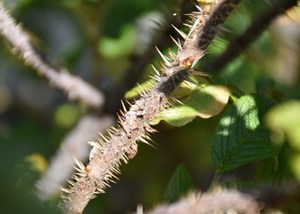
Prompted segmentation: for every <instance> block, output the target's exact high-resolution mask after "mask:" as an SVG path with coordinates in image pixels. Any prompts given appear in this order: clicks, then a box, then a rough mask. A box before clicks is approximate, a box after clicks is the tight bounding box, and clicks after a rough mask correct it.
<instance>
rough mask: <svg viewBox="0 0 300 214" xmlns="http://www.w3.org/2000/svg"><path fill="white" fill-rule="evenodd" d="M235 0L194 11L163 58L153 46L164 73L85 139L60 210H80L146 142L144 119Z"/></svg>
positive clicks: (164, 103) (160, 104)
mask: <svg viewBox="0 0 300 214" xmlns="http://www.w3.org/2000/svg"><path fill="white" fill-rule="evenodd" d="M240 1H241V0H223V1H221V2H220V3H219V4H218V5H217V6H216V8H215V10H213V11H212V13H211V14H210V15H209V14H207V13H205V12H202V11H201V10H200V11H198V12H194V13H193V14H191V19H192V21H191V25H190V32H189V33H188V35H186V34H184V33H183V32H181V31H180V30H178V32H179V33H180V34H181V35H182V37H183V38H184V41H183V44H181V42H176V43H177V45H178V47H179V51H178V53H177V54H176V55H175V54H174V53H170V56H171V59H170V60H169V59H168V58H167V57H166V56H164V55H163V54H161V53H160V52H159V53H160V55H161V56H162V59H163V61H164V65H163V66H162V70H163V72H164V73H165V75H164V76H161V75H160V74H159V73H158V72H157V77H156V79H157V83H156V85H155V86H154V87H153V88H152V90H151V91H149V92H147V93H142V96H141V98H140V99H139V100H137V101H136V102H135V103H133V104H132V105H131V107H130V109H129V110H126V109H125V108H124V112H123V113H122V116H121V117H120V118H119V125H118V126H117V127H116V128H111V129H110V130H108V133H109V137H108V138H106V137H104V136H103V137H102V139H100V140H99V142H92V143H91V145H92V146H93V148H92V150H91V153H90V162H89V163H88V164H87V165H86V166H84V165H83V164H82V163H80V162H79V161H77V167H78V172H77V173H76V174H75V175H74V177H73V178H74V179H73V181H70V183H71V186H70V188H69V189H63V191H64V192H65V195H64V199H63V201H62V204H61V206H62V208H63V209H64V210H65V211H66V212H68V213H82V211H83V209H84V208H85V206H86V205H87V204H88V202H89V200H91V199H92V198H93V197H95V194H97V193H102V192H104V189H105V187H107V186H109V182H111V181H112V179H113V178H116V174H118V173H120V171H119V167H120V165H121V161H122V160H123V162H125V163H127V162H128V159H129V158H131V157H132V156H133V155H132V154H133V153H134V152H136V148H137V142H138V141H141V142H145V143H148V142H147V140H149V139H150V137H149V134H150V133H151V132H153V131H155V130H154V129H153V128H151V127H150V122H151V121H152V120H153V119H154V118H155V117H156V116H158V114H159V113H160V112H161V110H162V109H164V108H167V107H168V104H169V101H168V97H169V95H170V94H171V93H172V92H173V90H174V89H175V88H176V86H177V85H178V84H180V83H181V82H182V81H183V80H184V79H186V78H188V75H189V70H190V69H191V68H193V66H194V65H195V64H196V63H197V61H198V60H199V59H200V58H201V57H202V56H203V55H204V54H205V51H206V49H207V47H208V46H209V45H210V43H211V42H212V40H213V38H214V37H215V35H216V33H217V30H218V28H219V26H220V25H221V24H223V22H224V21H225V20H226V18H227V16H228V15H229V14H230V12H231V11H232V10H233V9H234V8H235V7H236V5H237V4H239V2H240Z"/></svg>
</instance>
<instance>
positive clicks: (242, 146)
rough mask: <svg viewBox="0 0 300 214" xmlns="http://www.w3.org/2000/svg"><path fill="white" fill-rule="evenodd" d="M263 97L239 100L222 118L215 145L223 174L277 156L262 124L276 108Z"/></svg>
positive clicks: (213, 151) (247, 96)
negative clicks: (269, 110) (263, 119)
mask: <svg viewBox="0 0 300 214" xmlns="http://www.w3.org/2000/svg"><path fill="white" fill-rule="evenodd" d="M273 103H274V102H273V101H272V100H271V99H270V98H267V97H266V96H262V95H260V96H259V95H256V96H250V95H246V96H243V97H241V98H240V99H238V100H237V101H236V102H235V103H234V104H233V105H232V106H231V107H230V108H229V109H228V110H227V112H226V113H225V114H224V115H223V117H222V118H221V120H220V122H219V124H218V126H217V128H216V133H215V137H214V141H213V144H212V158H213V162H214V164H215V166H216V167H217V170H218V172H219V173H224V172H227V171H230V170H233V169H236V168H238V167H240V166H242V165H245V164H248V163H250V162H253V161H256V160H263V159H266V158H269V157H272V156H274V155H276V154H277V148H276V146H275V145H273V144H272V143H271V142H270V139H269V133H268V131H267V129H266V128H265V127H264V126H263V125H262V124H261V120H262V117H263V115H264V114H265V112H266V111H267V109H268V108H269V107H270V106H272V105H273Z"/></svg>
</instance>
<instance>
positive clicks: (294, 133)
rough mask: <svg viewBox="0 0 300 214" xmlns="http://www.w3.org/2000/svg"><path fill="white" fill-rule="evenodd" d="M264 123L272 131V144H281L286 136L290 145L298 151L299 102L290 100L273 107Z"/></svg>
mask: <svg viewBox="0 0 300 214" xmlns="http://www.w3.org/2000/svg"><path fill="white" fill-rule="evenodd" d="M265 121H266V124H267V126H268V127H269V128H271V129H272V131H273V135H272V140H274V142H276V143H283V141H284V136H286V137H287V139H288V141H289V143H290V145H291V146H292V147H293V148H294V149H296V150H298V151H300V101H297V100H291V101H288V102H286V103H283V104H280V105H278V106H276V107H274V108H273V109H271V110H270V112H268V114H267V115H266V118H265Z"/></svg>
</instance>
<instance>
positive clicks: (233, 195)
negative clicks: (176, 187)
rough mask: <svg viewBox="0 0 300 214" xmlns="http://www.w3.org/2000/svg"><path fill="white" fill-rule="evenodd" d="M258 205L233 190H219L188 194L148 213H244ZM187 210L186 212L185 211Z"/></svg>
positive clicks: (258, 206) (252, 210)
mask: <svg viewBox="0 0 300 214" xmlns="http://www.w3.org/2000/svg"><path fill="white" fill-rule="evenodd" d="M260 209H261V207H260V205H259V204H258V203H257V202H256V201H255V200H254V199H253V198H252V197H251V196H250V195H246V194H243V193H240V192H238V191H234V190H221V191H215V192H211V193H203V194H201V193H199V194H190V195H189V196H188V197H186V198H184V199H181V200H180V201H179V202H177V203H174V204H170V205H161V206H159V207H157V208H155V209H154V210H152V211H150V212H147V213H148V214H185V213H197V214H204V213H227V212H229V213H232V212H233V213H245V214H256V213H259V210H260ZM187 211H188V212H187Z"/></svg>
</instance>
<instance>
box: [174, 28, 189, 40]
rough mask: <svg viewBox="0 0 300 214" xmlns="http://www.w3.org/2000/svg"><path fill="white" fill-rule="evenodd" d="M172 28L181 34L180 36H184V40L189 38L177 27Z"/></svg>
mask: <svg viewBox="0 0 300 214" xmlns="http://www.w3.org/2000/svg"><path fill="white" fill-rule="evenodd" d="M172 27H173V28H174V29H175V30H176V31H177V32H178V33H179V34H180V36H182V38H183V39H186V38H187V35H186V34H185V33H183V32H182V31H181V30H179V29H178V28H177V27H175V25H172Z"/></svg>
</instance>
